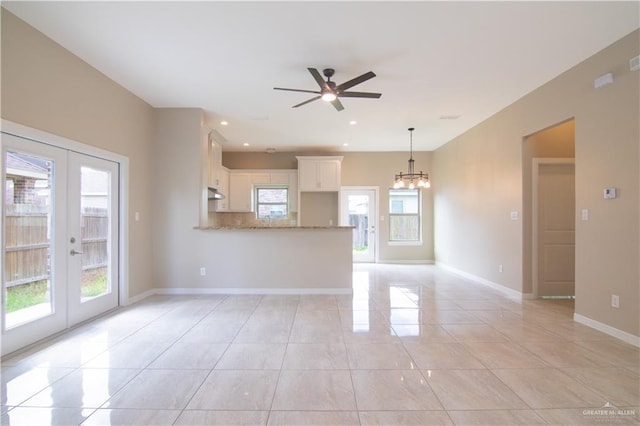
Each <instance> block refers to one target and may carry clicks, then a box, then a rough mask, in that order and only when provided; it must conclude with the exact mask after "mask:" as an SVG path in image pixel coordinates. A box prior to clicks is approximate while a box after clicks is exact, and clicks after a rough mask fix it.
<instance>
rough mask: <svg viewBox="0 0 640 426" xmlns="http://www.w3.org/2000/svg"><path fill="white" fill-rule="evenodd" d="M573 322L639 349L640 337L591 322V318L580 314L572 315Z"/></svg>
mask: <svg viewBox="0 0 640 426" xmlns="http://www.w3.org/2000/svg"><path fill="white" fill-rule="evenodd" d="M573 320H574V321H575V322H578V323H580V324H583V325H586V326H587V327H591V328H594V329H596V330H598V331H601V332H603V333H605V334H608V335H609V336H613V337H615V338H617V339H620V340H622V341H624V342H627V343H629V344H630V345H633V346H635V347H638V348H640V336H634V335H633V334H631V333H627V332H626V331H622V330H619V329H617V328H615V327H611V326H610V325H607V324H603V323H601V322H599V321H596V320H592V319H591V318H588V317H585V316H584V315H580V314H575V313H574V314H573Z"/></svg>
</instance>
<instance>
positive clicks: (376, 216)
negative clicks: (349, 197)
mask: <svg viewBox="0 0 640 426" xmlns="http://www.w3.org/2000/svg"><path fill="white" fill-rule="evenodd" d="M345 191H373V193H374V194H375V198H376V199H375V200H374V203H373V204H374V205H373V215H374V218H373V224H374V225H375V227H376V232H375V233H374V234H373V240H374V241H373V243H374V245H375V246H374V253H373V263H378V262H379V260H380V238H379V237H378V236H379V235H380V209H379V208H380V187H379V186H341V187H340V194H338V223H339V224H340V225H341V226H346V225H344V224H343V223H342V207H343V206H342V194H343V193H344V192H345Z"/></svg>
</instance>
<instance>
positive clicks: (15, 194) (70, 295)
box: [1, 133, 119, 354]
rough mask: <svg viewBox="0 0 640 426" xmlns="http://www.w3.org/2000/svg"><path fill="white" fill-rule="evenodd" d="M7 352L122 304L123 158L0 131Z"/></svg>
mask: <svg viewBox="0 0 640 426" xmlns="http://www.w3.org/2000/svg"><path fill="white" fill-rule="evenodd" d="M2 171H3V176H4V182H5V184H4V186H3V190H2V197H3V200H4V203H3V206H4V208H3V209H2V210H3V211H2V230H3V232H2V257H1V258H2V263H3V265H2V289H3V291H2V354H7V353H10V352H13V351H15V350H17V349H19V348H21V347H24V346H26V345H29V344H31V343H33V342H36V341H38V340H40V339H43V338H45V337H48V336H50V335H52V334H54V333H57V332H59V331H62V330H64V329H65V328H68V327H70V326H72V325H74V324H77V323H78V322H80V321H83V320H85V319H88V318H91V317H93V316H96V315H99V314H101V313H103V312H105V311H107V310H109V309H112V308H114V307H116V306H117V305H118V261H119V253H118V218H119V215H118V186H119V176H118V164H117V163H113V162H111V161H107V160H103V159H99V158H96V157H91V156H88V155H83V154H78V153H75V152H72V151H69V150H66V149H63V148H58V147H54V146H51V145H48V144H44V143H40V142H35V141H32V140H29V139H24V138H20V137H16V136H13V135H8V134H5V133H2Z"/></svg>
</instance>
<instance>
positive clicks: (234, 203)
mask: <svg viewBox="0 0 640 426" xmlns="http://www.w3.org/2000/svg"><path fill="white" fill-rule="evenodd" d="M252 189H253V185H252V183H251V174H250V173H233V172H231V173H229V211H232V212H251V211H253V205H252V193H251V192H252Z"/></svg>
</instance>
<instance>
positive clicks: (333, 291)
mask: <svg viewBox="0 0 640 426" xmlns="http://www.w3.org/2000/svg"><path fill="white" fill-rule="evenodd" d="M352 293H353V289H351V288H330V287H329V288H251V287H247V288H189V287H181V288H180V287H179V288H157V289H156V293H155V294H175V295H178V294H180V295H189V294H193V295H197V294H218V295H219V294H229V295H237V294H260V295H271V294H273V295H305V294H319V295H345V294H346V295H351V294H352Z"/></svg>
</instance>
